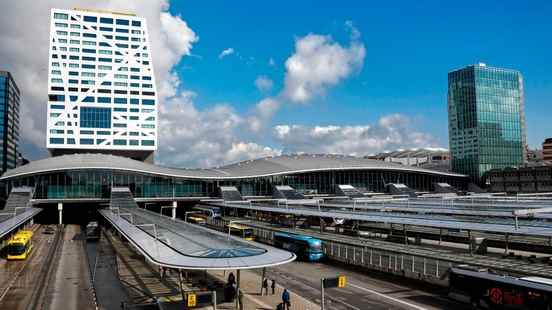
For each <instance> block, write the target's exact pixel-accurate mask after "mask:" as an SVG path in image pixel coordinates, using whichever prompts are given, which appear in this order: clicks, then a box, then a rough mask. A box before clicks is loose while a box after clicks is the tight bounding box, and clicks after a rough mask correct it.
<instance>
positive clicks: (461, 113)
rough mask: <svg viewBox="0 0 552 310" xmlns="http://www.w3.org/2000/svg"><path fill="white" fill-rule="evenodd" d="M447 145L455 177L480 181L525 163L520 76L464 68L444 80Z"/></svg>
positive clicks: (479, 67)
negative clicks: (463, 175)
mask: <svg viewBox="0 0 552 310" xmlns="http://www.w3.org/2000/svg"><path fill="white" fill-rule="evenodd" d="M448 85H449V87H448V115H449V144H450V151H451V157H452V169H453V171H454V172H458V173H463V174H468V175H470V176H471V178H472V180H473V181H475V182H478V183H479V182H481V181H482V178H483V177H484V176H485V174H486V173H487V172H488V171H489V170H491V169H495V168H506V167H517V166H519V165H520V164H522V163H523V161H524V158H525V156H524V150H525V114H524V97H523V78H522V76H521V74H520V73H519V72H518V71H515V70H507V69H501V68H493V67H487V66H485V65H484V64H479V65H473V66H468V67H466V68H463V69H460V70H457V71H453V72H450V73H449V75H448Z"/></svg>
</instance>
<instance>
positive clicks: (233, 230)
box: [225, 223, 255, 241]
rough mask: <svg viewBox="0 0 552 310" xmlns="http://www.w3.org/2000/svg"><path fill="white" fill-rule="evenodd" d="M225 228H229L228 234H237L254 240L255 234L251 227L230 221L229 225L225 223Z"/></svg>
mask: <svg viewBox="0 0 552 310" xmlns="http://www.w3.org/2000/svg"><path fill="white" fill-rule="evenodd" d="M225 228H226V231H228V230H230V234H232V235H234V236H238V237H241V238H243V239H245V240H249V241H253V240H255V236H254V235H253V228H251V227H248V226H245V225H241V224H237V223H231V224H230V225H226V226H225Z"/></svg>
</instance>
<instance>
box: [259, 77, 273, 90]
mask: <svg viewBox="0 0 552 310" xmlns="http://www.w3.org/2000/svg"><path fill="white" fill-rule="evenodd" d="M273 86H274V82H272V80H271V79H270V78H268V77H267V76H266V75H259V76H258V77H257V78H256V79H255V87H257V89H258V90H259V91H261V92H263V93H265V92H270V91H271V90H272V87H273Z"/></svg>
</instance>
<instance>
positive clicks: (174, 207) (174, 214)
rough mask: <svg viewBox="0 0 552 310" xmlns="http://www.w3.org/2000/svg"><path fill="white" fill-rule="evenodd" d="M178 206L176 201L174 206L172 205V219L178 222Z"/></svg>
mask: <svg viewBox="0 0 552 310" xmlns="http://www.w3.org/2000/svg"><path fill="white" fill-rule="evenodd" d="M177 205H178V203H177V202H176V200H175V201H173V204H172V219H173V220H176V206H177Z"/></svg>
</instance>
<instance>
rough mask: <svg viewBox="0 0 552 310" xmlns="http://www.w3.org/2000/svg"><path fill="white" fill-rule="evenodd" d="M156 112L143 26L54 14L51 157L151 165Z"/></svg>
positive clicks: (83, 14)
mask: <svg viewBox="0 0 552 310" xmlns="http://www.w3.org/2000/svg"><path fill="white" fill-rule="evenodd" d="M157 109H158V105H157V90H156V85H155V77H154V73H153V65H152V60H151V51H150V41H149V38H148V31H147V26H146V20H145V19H144V18H141V17H138V16H135V15H133V14H127V13H116V12H105V11H98V10H84V9H74V10H62V9H52V11H51V20H50V49H49V68H48V117H47V120H48V122H47V147H48V150H49V151H50V153H51V154H52V155H53V156H57V155H62V154H72V153H110V154H115V155H120V156H126V157H131V158H134V159H138V160H142V161H152V160H153V153H154V151H155V150H156V149H157Z"/></svg>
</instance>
